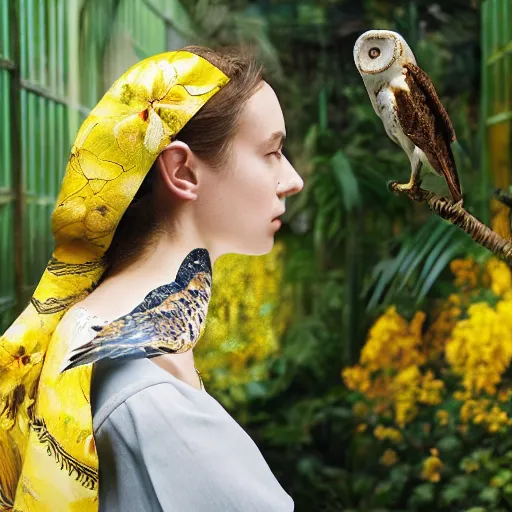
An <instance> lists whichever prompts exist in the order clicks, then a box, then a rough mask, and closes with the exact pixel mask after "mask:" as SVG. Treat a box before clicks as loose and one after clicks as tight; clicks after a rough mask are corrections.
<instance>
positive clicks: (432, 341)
mask: <svg viewBox="0 0 512 512" xmlns="http://www.w3.org/2000/svg"><path fill="white" fill-rule="evenodd" d="M461 313H462V298H461V296H460V295H457V294H455V293H453V294H451V295H450V296H449V297H448V298H447V299H446V300H445V301H442V302H441V303H440V304H438V305H437V307H435V308H434V311H433V314H432V317H433V318H432V323H431V324H430V326H429V328H428V331H427V332H426V333H425V336H424V350H425V353H426V354H427V357H428V360H429V361H433V360H435V359H438V358H441V357H443V356H444V350H445V346H446V342H447V341H448V339H449V337H450V336H451V333H452V330H453V328H454V327H455V324H456V323H457V322H458V320H459V318H460V315H461Z"/></svg>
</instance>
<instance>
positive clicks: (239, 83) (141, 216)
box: [104, 46, 263, 277]
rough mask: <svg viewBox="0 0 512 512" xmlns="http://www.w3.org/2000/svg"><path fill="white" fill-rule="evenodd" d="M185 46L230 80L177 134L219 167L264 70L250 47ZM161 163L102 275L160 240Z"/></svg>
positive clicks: (126, 219)
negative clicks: (156, 193)
mask: <svg viewBox="0 0 512 512" xmlns="http://www.w3.org/2000/svg"><path fill="white" fill-rule="evenodd" d="M183 50H186V51H189V52H191V53H195V54H196V55H199V56H200V57H203V58H205V59H206V60H208V61H209V62H210V63H211V64H213V65H214V66H216V67H217V68H219V69H220V70H221V71H222V72H223V73H224V74H226V75H227V76H228V77H229V78H230V81H229V82H228V83H227V84H226V85H225V86H224V87H222V88H221V89H220V91H218V92H217V93H216V94H215V95H214V96H212V98H211V99H210V100H208V101H207V102H206V103H205V105H204V106H203V107H202V108H201V109H200V110H199V111H198V112H197V114H196V115H195V116H194V117H193V118H192V119H191V120H190V121H189V122H188V123H187V124H186V125H185V126H184V127H183V129H182V130H181V131H180V132H179V133H178V134H177V136H176V137H175V139H178V140H180V141H182V142H185V143H186V144H187V145H188V146H189V147H190V149H191V150H192V152H193V153H194V154H196V155H197V156H198V157H199V158H200V159H202V160H204V161H205V162H207V163H208V164H210V165H211V166H212V167H213V168H214V169H216V170H220V169H221V167H222V166H223V165H224V164H225V163H226V161H227V160H228V158H229V153H230V143H231V141H232V139H233V136H234V134H235V132H236V129H237V127H238V121H239V118H240V114H241V113H242V109H243V107H244V104H245V102H246V101H247V100H248V99H249V98H250V97H251V96H252V95H253V94H254V93H255V92H256V90H257V89H258V88H259V86H260V85H261V82H262V80H263V69H262V66H261V65H259V64H257V63H256V60H255V59H254V57H253V54H252V53H250V52H249V51H247V50H235V49H224V50H220V51H216V50H212V49H210V48H205V47H203V46H186V47H185V48H183ZM157 165H158V164H157V161H155V163H154V164H153V166H152V167H151V169H150V170H149V172H148V174H147V175H146V177H145V179H144V181H143V182H142V184H141V186H140V188H139V190H138V191H137V193H136V195H135V197H134V198H133V200H132V202H131V203H130V205H129V206H128V208H127V210H126V211H125V213H124V214H123V216H122V218H121V221H120V222H119V225H118V227H117V229H116V232H115V234H114V238H113V240H112V243H111V244H110V247H109V248H108V250H107V252H106V254H105V259H106V264H107V271H106V273H105V275H104V277H106V275H107V273H108V274H110V275H111V274H112V273H113V271H114V270H115V271H119V270H120V269H121V268H124V267H126V266H127V265H129V264H130V263H132V262H133V261H134V260H135V259H136V258H137V257H138V256H139V255H140V254H141V253H142V252H143V251H144V250H145V249H146V248H147V247H148V246H150V245H151V244H152V243H153V242H154V241H155V239H156V237H155V234H156V232H157V228H158V218H157V215H156V211H155V207H154V200H153V188H154V183H155V175H156V167H157Z"/></svg>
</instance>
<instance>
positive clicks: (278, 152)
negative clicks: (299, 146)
mask: <svg viewBox="0 0 512 512" xmlns="http://www.w3.org/2000/svg"><path fill="white" fill-rule="evenodd" d="M267 156H275V157H276V158H281V157H282V156H283V154H282V153H281V151H272V153H269V154H268V155H267Z"/></svg>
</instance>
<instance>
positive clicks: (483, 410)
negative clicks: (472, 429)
mask: <svg viewBox="0 0 512 512" xmlns="http://www.w3.org/2000/svg"><path fill="white" fill-rule="evenodd" d="M460 419H461V421H462V422H463V423H469V422H470V421H472V422H473V423H474V424H475V425H484V426H485V427H486V428H487V431H488V432H490V433H491V434H494V433H496V432H499V431H500V430H501V429H502V428H503V427H505V426H508V425H511V424H512V418H509V417H508V415H507V413H506V412H505V411H503V410H502V409H501V408H500V407H499V406H498V405H496V404H494V403H493V402H492V401H491V400H490V399H488V398H480V399H478V400H474V399H469V400H467V401H466V402H464V404H463V405H462V407H461V409H460Z"/></svg>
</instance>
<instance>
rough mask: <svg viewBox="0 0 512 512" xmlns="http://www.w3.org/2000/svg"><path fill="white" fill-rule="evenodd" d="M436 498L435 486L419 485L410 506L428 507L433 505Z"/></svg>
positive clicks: (428, 484)
mask: <svg viewBox="0 0 512 512" xmlns="http://www.w3.org/2000/svg"><path fill="white" fill-rule="evenodd" d="M434 498H435V487H434V484H431V483H425V484H420V485H418V486H417V487H416V488H415V489H414V490H413V492H412V496H411V498H410V499H409V503H410V505H412V506H413V507H414V506H418V505H420V506H421V505H427V504H429V503H432V502H433V501H434Z"/></svg>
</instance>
